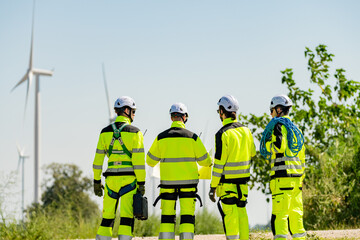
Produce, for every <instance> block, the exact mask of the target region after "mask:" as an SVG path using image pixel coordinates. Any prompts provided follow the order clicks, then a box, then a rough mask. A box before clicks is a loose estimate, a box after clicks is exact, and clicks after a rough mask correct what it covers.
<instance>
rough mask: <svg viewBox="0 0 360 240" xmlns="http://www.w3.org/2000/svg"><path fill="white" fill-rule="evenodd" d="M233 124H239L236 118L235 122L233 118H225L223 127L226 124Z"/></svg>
mask: <svg viewBox="0 0 360 240" xmlns="http://www.w3.org/2000/svg"><path fill="white" fill-rule="evenodd" d="M233 122H237V119H236V118H235V119H234V120H232V119H231V118H225V119H224V121H223V122H222V124H223V126H225V125H226V124H229V123H233Z"/></svg>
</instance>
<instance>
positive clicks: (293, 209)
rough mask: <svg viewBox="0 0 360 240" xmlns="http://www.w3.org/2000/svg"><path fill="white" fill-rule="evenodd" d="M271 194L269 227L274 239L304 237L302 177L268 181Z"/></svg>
mask: <svg viewBox="0 0 360 240" xmlns="http://www.w3.org/2000/svg"><path fill="white" fill-rule="evenodd" d="M270 190H271V194H272V216H271V229H272V232H273V234H274V239H286V238H287V235H288V233H289V232H290V234H291V236H292V238H293V239H305V236H306V231H305V228H304V225H303V203H302V178H300V177H288V178H275V179H272V180H271V181H270Z"/></svg>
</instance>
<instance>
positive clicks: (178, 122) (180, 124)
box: [171, 121, 185, 128]
mask: <svg viewBox="0 0 360 240" xmlns="http://www.w3.org/2000/svg"><path fill="white" fill-rule="evenodd" d="M171 127H178V128H185V123H183V122H182V121H173V122H172V124H171Z"/></svg>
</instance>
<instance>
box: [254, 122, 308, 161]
mask: <svg viewBox="0 0 360 240" xmlns="http://www.w3.org/2000/svg"><path fill="white" fill-rule="evenodd" d="M277 123H281V124H283V125H284V126H285V128H286V130H287V140H288V147H289V149H290V150H291V152H293V153H294V154H295V155H294V156H288V155H287V154H286V151H285V155H286V157H296V156H297V155H298V153H299V152H300V150H301V149H302V147H303V145H304V136H303V134H302V133H301V131H300V129H299V128H298V127H297V126H295V125H294V124H293V122H292V121H291V120H290V119H288V118H283V117H275V118H273V119H271V121H270V122H269V123H268V125H267V126H266V128H265V130H264V132H263V134H262V137H261V140H260V154H261V155H262V156H263V157H264V158H265V159H267V160H270V159H271V152H268V151H267V149H266V142H267V141H269V140H270V139H271V136H272V131H273V130H274V127H275V125H276V124H277Z"/></svg>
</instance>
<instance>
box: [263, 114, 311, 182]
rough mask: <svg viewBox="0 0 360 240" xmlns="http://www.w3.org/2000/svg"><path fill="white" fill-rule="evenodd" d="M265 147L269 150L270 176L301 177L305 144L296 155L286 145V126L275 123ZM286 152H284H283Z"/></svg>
mask: <svg viewBox="0 0 360 240" xmlns="http://www.w3.org/2000/svg"><path fill="white" fill-rule="evenodd" d="M284 118H288V119H290V118H289V116H284ZM266 149H267V150H268V151H269V152H271V154H272V155H271V172H270V177H271V178H277V177H301V176H302V175H303V174H304V170H305V146H303V147H302V149H301V150H300V152H299V153H298V155H297V156H296V157H292V156H295V154H294V153H293V152H292V151H291V150H290V149H289V147H288V140H287V130H286V127H285V126H284V125H283V124H281V123H278V124H276V125H275V127H274V130H273V134H272V137H271V140H270V141H268V142H267V143H266ZM285 153H286V154H285Z"/></svg>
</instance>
